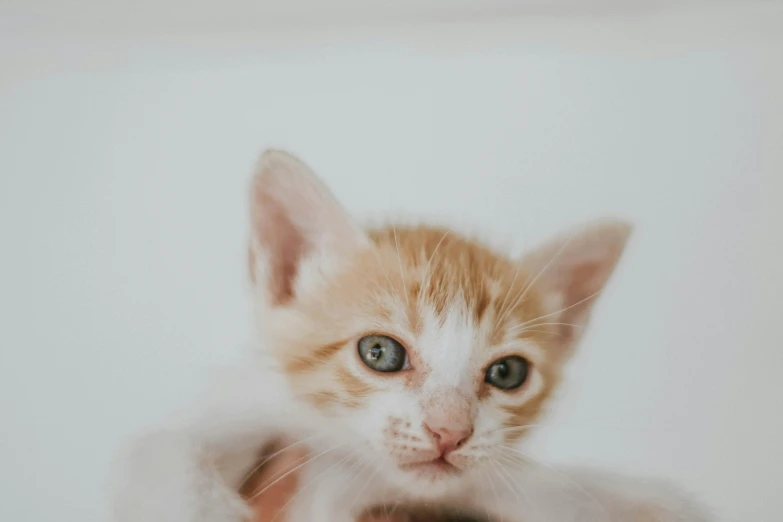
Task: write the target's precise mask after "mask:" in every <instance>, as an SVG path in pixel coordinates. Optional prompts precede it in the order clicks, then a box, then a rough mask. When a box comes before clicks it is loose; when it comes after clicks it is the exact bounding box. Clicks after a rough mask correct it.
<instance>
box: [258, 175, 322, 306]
mask: <svg viewBox="0 0 783 522" xmlns="http://www.w3.org/2000/svg"><path fill="white" fill-rule="evenodd" d="M254 203H255V205H254V208H255V209H263V212H261V213H260V214H261V215H256V216H255V231H256V238H257V240H258V242H259V243H260V245H261V247H262V248H263V249H264V251H265V252H266V253H267V255H268V256H269V257H268V260H267V262H268V266H269V271H268V273H267V277H268V281H267V287H268V289H269V294H270V299H271V300H272V304H274V305H283V304H286V303H287V302H288V301H290V300H291V299H292V298H293V297H294V285H295V283H296V276H297V272H298V269H299V263H300V262H301V260H302V258H303V257H304V256H305V254H306V252H307V250H308V248H309V247H308V244H307V241H306V239H305V237H304V234H303V233H302V230H300V229H299V228H297V227H296V225H295V224H294V222H293V221H292V220H291V218H290V216H289V215H288V214H287V213H286V211H285V208H284V207H283V206H282V204H281V203H280V202H279V201H278V200H276V199H275V198H274V197H272V196H271V195H270V194H269V193H268V192H266V191H264V190H257V191H256V193H255V201H254Z"/></svg>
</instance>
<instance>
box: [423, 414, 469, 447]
mask: <svg viewBox="0 0 783 522" xmlns="http://www.w3.org/2000/svg"><path fill="white" fill-rule="evenodd" d="M424 428H425V429H426V430H427V431H428V432H429V434H430V435H431V436H432V440H433V441H435V445H436V446H437V448H438V451H440V453H441V455H445V454H446V453H449V452H452V451H454V450H455V449H457V448H459V447H460V446H462V444H464V443H465V441H466V440H468V438H469V437H470V436H471V435H472V434H473V426H468V425H462V426H454V425H451V426H445V425H443V424H442V423H436V422H430V423H424Z"/></svg>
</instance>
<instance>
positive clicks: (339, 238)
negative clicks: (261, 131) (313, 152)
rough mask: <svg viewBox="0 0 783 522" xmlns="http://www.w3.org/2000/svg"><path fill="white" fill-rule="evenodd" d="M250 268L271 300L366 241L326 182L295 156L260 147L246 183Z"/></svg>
mask: <svg viewBox="0 0 783 522" xmlns="http://www.w3.org/2000/svg"><path fill="white" fill-rule="evenodd" d="M250 208H251V230H252V238H251V242H250V273H251V279H252V280H253V282H254V283H255V285H256V286H257V287H258V288H259V290H261V292H262V294H263V297H264V298H265V299H266V300H267V301H268V304H269V305H271V306H278V305H284V304H286V303H288V302H289V301H291V300H292V299H294V298H295V297H296V296H297V295H298V294H299V292H300V291H302V290H303V286H306V285H307V283H308V282H310V281H312V280H313V279H314V278H319V277H322V276H323V275H326V274H328V273H329V272H330V270H332V269H334V268H335V267H336V266H337V265H339V263H340V260H342V259H344V258H345V256H350V255H351V254H352V253H355V252H356V251H357V250H359V249H361V248H363V247H365V246H367V245H369V239H368V237H367V236H366V235H365V234H364V232H362V230H361V229H360V228H359V227H358V226H356V224H354V222H353V221H352V220H351V218H350V217H349V216H348V215H347V214H346V212H345V211H344V210H343V208H342V207H341V206H340V204H339V203H338V202H337V201H336V200H335V198H334V197H333V196H332V194H331V193H330V192H329V190H328V189H327V188H326V186H325V185H324V184H323V183H322V182H321V181H320V180H319V179H318V178H317V177H316V175H315V174H314V173H313V172H312V171H311V170H310V169H309V168H308V167H307V165H305V164H304V163H302V162H301V161H299V160H298V159H296V158H294V157H293V156H291V155H289V154H287V153H285V152H281V151H273V150H270V151H266V152H265V153H264V154H263V155H262V156H261V159H260V160H259V163H258V167H257V169H256V172H255V175H254V177H253V184H252V188H251V202H250Z"/></svg>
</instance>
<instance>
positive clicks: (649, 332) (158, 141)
mask: <svg viewBox="0 0 783 522" xmlns="http://www.w3.org/2000/svg"><path fill="white" fill-rule="evenodd" d="M668 3H669V4H671V3H673V2H668ZM99 4H100V6H102V7H101V8H100V9H98V8H97V6H99ZM234 4H236V2H235V3H234ZM234 4H229V6H232V5H233V7H237V5H234ZM267 4H269V2H267ZM350 4H351V2H343V3H342V8H344V9H343V11H339V10H337V11H335V12H334V13H337V14H336V15H334V16H327V15H328V14H329V10H328V9H327V10H324V11H323V13H325V14H323V13H321V14H323V20H322V21H323V23H322V24H319V23H317V22H318V21H319V20H318V18H319V16H320V15H319V12H315V11H312V12H311V11H308V10H307V9H306V6H305V4H304V3H303V2H298V3H295V4H291V5H296V6H299V7H297V9H299V8H301V9H300V10H301V12H303V13H309V14H311V15H312V14H313V13H315V14H316V15H318V16H310V17H309V18H307V17H305V18H306V19H305V18H302V19H301V20H300V21H301V23H299V24H298V25H297V23H295V22H296V21H297V18H296V15H297V12H298V11H296V10H294V11H296V12H294V11H291V12H283V11H285V10H283V11H280V12H277V11H275V12H274V13H272V14H274V15H275V16H277V17H278V18H275V16H272V15H270V16H269V17H267V18H264V16H263V15H264V12H263V8H259V9H261V11H260V14H259V12H257V11H258V10H256V11H252V12H247V13H246V14H247V16H243V13H242V11H241V10H240V11H239V12H233V14H232V16H222V17H221V16H220V15H221V14H226V13H232V12H231V11H224V10H222V9H221V8H220V7H219V4H217V3H215V5H214V6H213V8H212V11H210V10H208V9H207V10H204V9H201V10H198V9H195V10H194V11H193V13H195V15H193V16H191V17H190V18H188V13H190V12H191V11H189V10H188V8H187V6H186V5H180V6H179V7H181V10H179V11H178V9H179V7H178V5H177V4H176V3H174V2H171V3H170V5H169V4H167V3H161V4H160V5H162V6H164V7H163V8H161V11H160V12H161V13H162V14H161V17H160V18H155V8H154V5H153V4H149V3H147V4H140V5H144V6H146V9H147V11H149V12H146V11H144V12H141V14H139V12H134V16H130V15H128V16H126V13H125V12H124V11H122V9H121V6H120V5H119V4H116V5H115V4H112V5H115V6H116V11H112V9H111V8H108V7H106V5H108V4H103V3H97V2H93V3H92V4H91V3H90V1H89V0H81V1H80V2H79V3H77V4H73V8H72V9H63V8H62V7H61V6H60V7H57V6H59V5H60V4H55V3H50V5H49V6H48V7H47V8H43V7H42V8H41V9H39V10H38V11H36V9H35V6H34V5H33V4H30V3H24V2H12V3H8V4H7V5H6V8H7V10H6V12H5V16H3V17H2V21H3V23H2V26H3V30H2V31H0V47H1V48H2V51H0V52H1V54H0V58H2V63H0V65H2V69H0V80H1V83H0V241H2V242H1V243H0V248H1V249H2V250H1V253H2V256H1V257H0V264H1V265H0V266H1V267H2V269H1V270H0V354H2V360H0V388H1V389H0V405H1V407H2V416H0V422H1V423H2V429H1V430H0V443H1V445H0V463H2V464H1V465H0V500H1V501H0V520H4V521H5V520H7V521H9V522H10V521H12V520H13V521H30V522H38V521H41V522H42V521H53V520H67V521H79V522H90V521H98V520H102V519H103V513H104V509H105V505H104V502H105V499H104V490H103V487H104V486H103V481H104V477H105V474H106V470H107V467H108V465H109V462H110V460H111V458H112V455H113V454H114V452H115V451H116V449H117V447H118V446H119V444H120V443H121V442H122V441H124V440H125V439H126V438H127V437H128V436H129V434H130V433H132V432H133V431H135V430H137V429H139V428H140V427H141V426H143V425H145V424H147V423H150V422H154V421H155V420H158V419H160V418H162V417H163V416H165V415H166V414H167V412H169V411H170V410H171V408H172V407H173V406H174V405H175V404H178V403H179V402H180V401H182V400H183V399H184V398H185V397H186V396H187V394H188V393H189V392H190V391H191V390H192V389H193V388H194V386H195V385H196V384H197V383H198V382H199V379H200V378H201V375H202V373H203V371H204V370H205V369H206V368H208V367H209V366H210V365H211V364H214V363H216V362H219V361H225V360H230V359H232V358H234V357H235V356H236V354H237V353H238V352H239V350H240V349H241V348H242V347H243V345H244V344H245V343H246V342H247V341H248V340H249V339H250V337H251V334H250V332H251V328H250V313H249V312H250V310H249V305H248V288H247V283H246V280H245V257H244V246H245V239H246V233H247V229H246V223H245V222H246V219H245V218H246V213H247V209H246V205H245V202H246V187H247V183H248V179H249V174H250V171H251V169H252V166H253V163H254V161H255V159H256V157H257V155H258V154H259V153H260V151H261V150H262V149H263V148H265V147H267V146H277V147H284V148H287V149H289V150H291V151H292V152H295V153H296V154H298V155H299V156H301V157H302V158H304V159H305V160H306V161H308V162H309V163H311V165H312V166H313V167H314V168H315V169H316V170H317V171H318V172H320V174H321V175H322V176H323V177H324V178H325V179H326V181H327V182H328V184H329V185H331V187H332V188H333V189H334V191H335V193H336V194H337V196H338V197H339V198H340V199H341V200H342V201H343V202H344V203H345V205H346V206H347V207H348V208H349V209H350V210H351V211H352V212H354V213H356V214H357V215H358V216H360V217H363V218H365V217H369V218H374V219H380V218H383V217H388V216H391V217H397V218H403V219H406V220H413V219H417V218H421V217H426V218H431V219H436V220H438V221H447V222H450V223H455V224H457V225H459V226H460V227H462V228H467V229H468V230H471V231H481V233H482V234H483V235H486V236H488V237H491V238H493V241H494V242H495V244H499V245H505V246H507V247H508V248H510V249H512V250H513V251H519V250H521V249H523V248H524V247H525V246H526V245H530V244H532V243H533V242H535V241H536V240H539V239H541V238H543V237H545V236H546V235H548V234H550V233H553V232H555V231H557V230H560V229H562V228H564V227H567V226H570V225H573V224H575V223H578V222H581V221H583V220H585V219H589V218H591V217H596V216H602V215H612V216H622V217H627V218H629V219H632V220H633V221H635V222H636V223H637V226H638V228H637V231H636V234H635V236H634V238H633V241H632V243H631V244H630V246H629V251H628V255H627V256H626V257H625V258H624V259H623V262H622V265H621V267H620V269H619V271H618V273H617V276H616V278H614V279H613V281H612V283H611V287H610V289H609V290H608V292H607V293H606V294H605V295H604V296H603V298H602V300H601V302H600V306H599V309H598V312H597V314H596V316H595V323H594V325H593V328H592V331H591V334H590V335H589V336H588V337H587V339H586V341H585V343H584V345H583V347H582V348H583V349H582V351H581V353H580V354H579V356H578V357H577V359H576V360H575V361H574V363H573V365H572V367H571V373H570V380H569V385H568V386H567V388H566V389H565V390H563V397H562V400H561V401H560V403H559V404H558V407H557V409H556V413H555V415H554V418H553V421H552V422H553V424H552V427H551V428H550V429H548V430H546V431H545V432H542V433H540V434H539V437H538V439H537V444H536V447H537V450H538V451H539V452H540V453H539V455H541V456H542V458H547V459H550V460H551V461H554V462H558V463H559V462H563V463H588V464H591V465H596V466H605V467H610V468H615V469H622V470H627V471H630V472H634V473H638V474H643V475H647V474H649V475H656V476H662V477H668V478H670V479H672V480H674V481H676V482H678V483H680V484H681V485H683V486H684V487H686V488H689V489H690V490H691V491H693V492H694V493H696V494H698V495H699V496H700V497H701V498H702V499H704V500H705V501H706V502H707V503H708V504H709V505H711V506H712V507H713V508H714V509H715V510H716V512H717V513H718V514H719V515H720V520H726V521H731V522H749V521H753V522H766V521H769V522H773V521H779V520H781V516H782V515H781V511H782V510H783V500H781V478H780V475H781V470H783V450H781V448H780V446H779V443H780V441H781V440H783V406H781V403H782V402H783V385H781V384H780V381H779V380H780V379H781V376H783V343H782V342H781V340H782V339H781V328H780V321H781V318H780V317H779V315H780V312H781V311H782V310H783V307H781V302H780V296H781V293H782V292H783V276H781V269H780V267H781V265H783V247H782V246H781V243H782V242H783V239H782V237H783V234H781V232H780V228H781V224H783V219H781V218H782V217H783V211H782V210H781V209H780V206H779V205H780V194H781V191H782V190H783V178H782V176H783V7H782V6H781V4H779V3H759V4H755V3H754V4H751V3H745V4H744V6H742V5H740V6H735V7H731V6H730V5H723V6H720V7H718V6H714V5H713V6H709V5H706V4H704V3H701V2H693V3H690V4H693V5H690V6H688V7H687V8H686V7H682V6H680V7H677V8H674V7H667V8H645V7H644V5H636V4H634V5H633V6H630V4H627V3H626V4H625V8H617V6H616V5H615V7H612V6H611V5H609V4H617V2H608V3H606V2H605V3H604V4H607V5H602V6H599V7H600V8H597V9H595V10H592V11H591V10H590V9H584V6H585V5H589V4H580V5H581V7H582V9H577V8H576V7H575V6H576V4H573V3H572V2H561V3H559V4H558V8H557V9H554V10H552V11H551V12H548V11H546V10H545V9H544V10H543V11H542V10H541V9H540V7H541V5H543V4H542V3H541V2H530V3H529V4H530V5H529V7H530V9H529V10H528V11H525V9H520V10H518V11H514V10H510V11H509V10H508V9H506V11H503V9H501V8H507V7H508V3H507V2H506V3H504V2H495V3H494V4H493V3H492V2H489V4H492V5H493V6H494V7H497V8H498V9H495V10H494V11H493V10H492V9H488V10H487V12H486V13H483V15H481V16H480V14H481V13H476V12H473V11H470V10H469V9H468V10H463V11H459V10H454V11H453V12H448V10H447V9H446V7H445V6H438V5H437V4H438V2H431V3H430V4H429V5H430V7H431V8H432V9H430V10H424V11H421V12H418V11H416V10H415V9H408V8H410V7H411V6H415V5H425V4H427V3H426V2H423V3H421V4H418V3H410V2H408V3H404V4H400V5H403V6H407V7H406V9H407V10H406V9H401V10H400V11H399V12H395V11H393V9H392V10H389V11H387V12H384V11H382V9H381V7H379V11H378V12H376V11H373V10H372V9H368V8H367V5H366V4H364V10H363V11H360V12H359V13H358V15H357V17H356V19H355V20H354V19H350V20H349V18H348V17H344V16H343V14H344V12H348V11H350V8H351V5H350ZM468 4H470V2H465V3H463V4H460V5H468ZM474 4H475V3H474ZM489 4H488V5H489ZM572 4H573V5H572ZM639 4H644V2H640V3H639ZM740 4H741V3H740ZM42 5H43V4H42ZM69 5H71V4H69ZM166 5H168V6H169V7H168V9H165V6H166ZM197 5H199V6H201V7H203V6H204V5H209V4H208V3H204V2H201V3H199V4H197ZM270 5H271V4H270ZM280 5H283V4H280ZM319 5H321V6H323V4H319ZM357 5H358V4H357ZM379 5H380V4H379ZM390 5H392V4H387V5H386V8H387V9H388V8H389V6H390ZM596 5H598V4H596ZM303 6H304V7H303ZM346 6H347V7H346ZM55 7H57V9H55ZM440 7H442V8H443V9H446V10H445V11H443V15H444V16H443V17H442V18H450V20H449V21H438V20H437V19H438V16H436V15H437V14H438V13H440V12H441V11H438V9H439V8H440ZM469 7H470V6H469ZM648 7H649V6H648ZM90 8H92V9H93V10H92V11H90ZM570 8H574V9H575V11H574V13H569V9H570ZM80 9H81V10H83V11H80ZM345 9H348V11H345ZM131 11H132V10H131ZM179 12H181V13H182V18H181V19H180V18H178V17H177V13H179ZM47 13H49V15H48V17H47V16H45V15H46V14H47ZM90 13H92V14H91V15H90V16H88V15H89V14H90ZM129 13H130V11H129ZM210 13H211V14H212V15H213V16H214V18H215V19H216V20H218V19H219V21H220V23H219V24H218V23H216V24H215V26H214V27H212V26H210V24H209V21H210V18H211V17H210ZM275 13H276V14H275ZM281 13H282V14H281ZM334 13H333V14H334ZM341 13H343V14H341ZM384 13H385V14H386V15H388V16H382V15H384ZM498 14H504V16H502V17H498V16H494V15H498ZM66 15H67V16H66ZM368 15H377V16H368ZM424 15H426V16H424ZM511 15H514V16H511ZM362 17H364V19H363V18H362ZM417 17H418V18H421V19H422V20H419V21H416V19H417ZM425 18H426V19H427V20H424V19H425ZM65 19H67V22H68V23H65V22H63V20H65ZM177 20H179V21H182V23H181V24H179V25H177V24H174V22H175V21H177ZM341 20H342V23H341ZM145 21H146V22H148V25H145V23H144V22H145ZM61 22H62V23H61ZM125 22H127V24H125ZM240 22H241V23H240ZM283 22H285V23H286V24H288V25H283ZM349 22H350V23H349ZM232 23H236V24H237V26H236V28H235V30H232V26H231V24H232Z"/></svg>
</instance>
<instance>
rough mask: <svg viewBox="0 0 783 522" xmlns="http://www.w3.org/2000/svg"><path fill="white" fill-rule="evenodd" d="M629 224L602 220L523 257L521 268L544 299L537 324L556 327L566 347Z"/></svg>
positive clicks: (614, 262) (622, 245)
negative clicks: (543, 311) (544, 309)
mask: <svg viewBox="0 0 783 522" xmlns="http://www.w3.org/2000/svg"><path fill="white" fill-rule="evenodd" d="M632 228H633V227H632V226H631V224H630V223H627V222H624V221H603V222H599V223H594V224H591V225H588V226H585V227H583V228H581V229H578V230H576V231H574V232H573V233H571V234H567V235H564V236H561V237H559V238H557V239H555V240H553V241H550V242H549V243H546V244H545V245H543V246H541V247H539V248H537V249H536V250H534V251H533V252H531V253H529V254H528V255H527V256H526V257H525V258H524V259H523V261H522V262H523V265H524V266H525V267H526V268H527V269H528V270H529V273H530V274H531V276H530V277H531V278H533V279H531V283H530V284H531V286H534V287H535V288H536V289H538V291H539V292H540V293H541V295H542V296H543V298H544V302H545V306H546V309H547V310H549V312H547V313H548V314H549V315H547V316H546V318H545V319H544V318H542V322H553V323H562V324H561V325H558V327H559V332H560V334H561V335H562V336H563V337H562V338H561V339H562V340H563V342H564V343H565V344H566V345H568V346H573V344H574V343H575V342H576V341H577V340H578V338H579V336H580V335H581V334H582V331H583V330H584V328H585V327H586V326H587V324H588V322H589V319H590V312H591V311H592V308H593V305H594V303H595V300H596V298H597V297H598V294H599V293H600V292H601V290H602V289H603V288H604V286H605V285H606V283H607V281H608V280H609V277H610V276H611V275H612V272H614V268H615V266H616V265H617V262H618V261H619V259H620V256H621V254H622V253H623V250H624V248H625V244H626V242H627V241H628V237H629V236H630V234H631V230H632Z"/></svg>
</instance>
